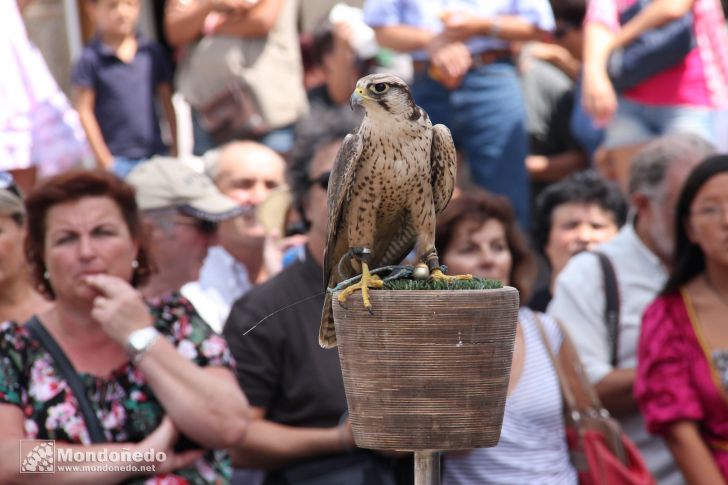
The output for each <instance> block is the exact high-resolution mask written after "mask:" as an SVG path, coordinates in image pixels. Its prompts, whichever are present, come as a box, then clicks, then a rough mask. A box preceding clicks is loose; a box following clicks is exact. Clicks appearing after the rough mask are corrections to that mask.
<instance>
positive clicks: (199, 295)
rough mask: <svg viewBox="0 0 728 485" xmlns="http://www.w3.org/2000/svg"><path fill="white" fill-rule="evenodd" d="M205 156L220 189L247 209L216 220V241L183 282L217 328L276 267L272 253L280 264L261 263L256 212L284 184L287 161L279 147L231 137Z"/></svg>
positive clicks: (262, 235) (262, 239)
mask: <svg viewBox="0 0 728 485" xmlns="http://www.w3.org/2000/svg"><path fill="white" fill-rule="evenodd" d="M205 159H206V160H205V173H206V174H207V176H208V177H209V178H211V179H212V180H213V182H214V183H215V185H216V186H217V188H218V189H219V190H220V192H222V193H223V194H225V195H227V196H228V197H230V198H232V199H234V200H235V201H236V202H237V203H238V204H240V205H241V206H243V207H245V208H246V209H247V210H246V212H245V213H244V214H243V215H242V216H241V217H236V218H233V219H228V220H226V221H224V222H222V223H221V224H219V226H218V230H217V236H218V237H217V244H218V245H216V246H213V247H211V248H210V250H209V251H208V253H207V258H206V259H205V262H204V264H203V266H202V269H201V270H200V278H199V280H198V281H193V282H191V283H188V284H186V285H185V286H184V287H183V288H182V294H183V295H184V296H185V297H186V298H187V299H189V300H190V301H191V302H192V303H193V304H194V305H195V308H197V311H198V312H200V314H201V315H202V317H203V318H205V320H207V323H209V324H210V326H211V327H212V328H213V329H214V330H215V331H217V332H221V331H222V327H223V324H224V323H225V320H226V319H227V317H228V314H229V313H230V307H232V305H233V303H234V302H235V300H237V299H238V298H240V297H241V296H243V295H244V294H245V293H246V292H247V291H248V290H249V289H250V288H251V287H252V286H253V285H254V284H257V283H261V282H263V281H265V280H266V279H268V277H269V276H271V275H272V274H273V273H275V272H277V271H278V270H279V269H280V259H281V257H280V255H274V256H273V258H275V259H277V260H278V261H277V263H278V266H279V267H277V268H273V267H268V266H266V264H265V261H264V258H263V253H264V251H263V249H264V245H265V242H266V232H265V228H264V227H263V225H262V224H261V223H260V222H258V220H257V219H256V217H255V215H254V212H255V208H256V207H257V206H258V205H259V204H260V203H261V202H263V200H265V199H266V198H267V197H268V195H269V194H270V193H271V191H272V190H274V189H276V188H277V187H279V186H281V185H283V181H284V180H283V179H284V172H285V168H286V164H285V161H284V160H283V158H282V157H281V156H280V155H279V154H278V153H276V152H275V151H273V150H271V149H270V148H268V147H267V146H265V145H262V144H260V143H256V142H253V141H234V142H230V143H228V144H227V145H224V146H223V147H222V148H220V150H216V151H214V152H210V153H208V154H207V155H205Z"/></svg>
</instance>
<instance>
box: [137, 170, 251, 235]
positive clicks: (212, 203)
mask: <svg viewBox="0 0 728 485" xmlns="http://www.w3.org/2000/svg"><path fill="white" fill-rule="evenodd" d="M126 182H128V183H129V184H131V185H132V186H134V188H135V189H136V200H137V205H138V206H139V209H141V210H151V209H163V208H167V207H178V208H180V209H181V210H183V211H184V212H185V213H187V214H188V215H190V216H192V217H195V218H197V219H202V220H205V221H210V222H219V221H223V220H225V219H229V218H231V217H235V216H237V215H239V214H241V213H242V212H244V211H245V208H244V207H242V206H240V204H238V203H237V202H236V201H235V200H233V199H231V198H230V197H227V196H225V195H223V194H222V193H220V191H219V190H218V189H217V187H215V184H214V183H213V182H212V180H210V178H209V177H207V176H206V175H204V174H201V173H198V172H195V171H194V170H193V169H192V168H191V167H189V166H188V165H187V164H186V163H184V162H183V161H180V160H179V159H176V158H171V157H153V158H151V159H150V160H149V161H147V162H144V163H140V164H139V165H137V166H136V167H135V168H134V170H132V171H131V173H130V174H129V175H128V176H127V178H126Z"/></svg>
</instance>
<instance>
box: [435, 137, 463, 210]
mask: <svg viewBox="0 0 728 485" xmlns="http://www.w3.org/2000/svg"><path fill="white" fill-rule="evenodd" d="M430 163H431V164H432V172H431V173H432V197H433V199H434V203H435V214H439V213H440V212H442V211H443V209H444V208H445V206H447V203H448V202H450V197H452V191H453V189H454V188H455V173H456V172H457V165H458V158H457V152H456V150H455V143H453V141H452V135H451V134H450V130H449V129H448V127H447V126H445V125H435V126H433V127H432V151H431V153H430Z"/></svg>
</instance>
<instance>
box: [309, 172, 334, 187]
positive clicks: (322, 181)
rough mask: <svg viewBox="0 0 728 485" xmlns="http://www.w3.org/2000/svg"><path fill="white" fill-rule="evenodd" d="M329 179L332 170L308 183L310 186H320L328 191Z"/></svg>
mask: <svg viewBox="0 0 728 485" xmlns="http://www.w3.org/2000/svg"><path fill="white" fill-rule="evenodd" d="M329 178H331V171H330V170H328V171H326V172H324V173H322V174H321V175H319V176H318V177H316V178H313V179H309V180H308V183H309V185H318V186H319V187H321V188H322V189H324V190H328V188H329Z"/></svg>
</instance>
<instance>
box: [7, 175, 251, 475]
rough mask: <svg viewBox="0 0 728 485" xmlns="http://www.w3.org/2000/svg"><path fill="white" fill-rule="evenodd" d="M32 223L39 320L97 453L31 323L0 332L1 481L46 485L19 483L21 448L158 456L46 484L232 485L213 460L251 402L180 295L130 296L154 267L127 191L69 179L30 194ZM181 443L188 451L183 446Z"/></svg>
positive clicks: (241, 429) (89, 179)
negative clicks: (99, 435) (98, 438)
mask: <svg viewBox="0 0 728 485" xmlns="http://www.w3.org/2000/svg"><path fill="white" fill-rule="evenodd" d="M27 214H28V240H27V243H26V250H27V256H28V259H29V261H30V262H31V264H32V268H33V272H34V275H35V277H36V280H37V283H38V284H39V286H40V288H41V289H42V290H43V291H44V292H45V293H46V294H47V296H48V297H49V298H51V299H52V304H51V306H50V307H49V308H48V309H46V310H43V311H39V312H38V313H37V314H36V317H35V318H36V320H37V321H38V322H40V324H41V325H42V327H43V328H45V330H46V331H47V332H48V333H49V334H50V335H51V337H52V338H53V339H54V340H55V341H56V343H57V344H58V346H59V347H60V348H61V349H62V351H63V353H65V354H66V356H67V358H68V360H69V361H70V363H71V365H72V366H73V368H74V369H75V371H76V372H77V373H78V376H79V378H80V381H81V383H82V386H83V389H84V391H85V394H86V396H87V400H88V401H89V402H90V403H91V406H92V407H93V411H94V412H95V414H96V416H97V417H98V420H99V421H100V423H101V428H102V431H103V434H104V435H105V438H106V440H105V441H106V442H104V443H98V444H97V443H93V444H92V441H91V438H90V433H89V424H88V423H87V422H86V420H85V417H84V414H83V413H82V411H81V410H80V405H79V401H78V396H76V395H75V394H74V391H72V390H71V387H70V384H69V382H67V381H66V380H64V378H63V377H62V375H63V374H62V373H61V371H60V366H59V363H58V362H56V361H55V360H54V359H53V357H51V355H50V354H49V353H48V352H47V351H46V350H45V347H44V346H43V345H42V344H40V342H39V341H38V340H37V339H36V338H35V337H34V334H33V333H31V332H30V331H29V328H28V325H27V324H24V323H23V322H12V321H7V322H4V323H1V324H0V483H3V484H5V483H18V482H22V483H28V482H29V481H31V479H41V478H42V475H34V474H23V475H20V473H19V472H20V470H19V468H20V467H19V465H18V464H19V463H20V462H21V461H20V459H21V457H20V456H19V448H20V447H19V445H18V441H19V440H23V439H44V440H56V441H55V446H56V449H59V448H64V449H67V450H70V451H71V453H75V452H78V451H84V452H88V451H96V452H99V451H101V450H106V453H108V455H109V456H112V453H114V452H116V456H119V455H118V454H121V455H120V456H126V457H128V456H130V455H129V453H131V454H132V456H140V455H134V453H137V452H138V453H141V456H147V457H148V456H149V451H150V450H153V454H154V460H153V462H152V463H149V462H148V460H147V459H145V460H144V461H143V462H141V463H140V462H138V461H137V460H135V461H134V462H133V463H128V461H127V462H126V463H121V465H125V464H126V465H134V466H132V467H127V468H125V469H123V470H121V471H120V470H114V471H95V472H76V473H72V472H64V473H55V474H54V475H53V481H54V483H73V484H80V483H93V484H100V483H118V482H125V483H129V482H139V483H149V484H153V483H190V484H212V483H226V482H228V481H229V478H230V475H231V467H230V460H229V458H228V457H227V454H226V453H225V452H223V451H218V450H220V449H225V448H227V447H229V446H231V445H233V444H234V443H237V442H238V441H240V440H241V439H242V437H243V435H244V433H245V431H246V429H247V422H248V421H247V415H248V404H247V401H246V399H245V397H244V395H243V394H242V392H241V391H240V389H239V387H238V385H237V382H236V381H235V378H234V376H233V373H232V371H231V368H232V366H233V362H232V359H231V357H230V354H229V351H228V349H227V346H226V344H225V342H224V340H223V339H222V338H221V337H219V336H217V335H216V334H215V333H214V332H213V331H212V330H211V329H210V328H209V327H208V326H207V325H206V324H205V323H204V322H203V321H202V320H201V319H200V317H199V316H198V315H197V313H196V312H195V311H194V309H193V308H192V306H191V305H190V304H189V303H188V302H186V301H185V300H184V299H182V298H181V297H179V296H172V297H169V298H166V299H160V300H158V301H155V302H151V303H150V304H145V302H144V301H143V300H142V298H141V296H140V294H139V292H137V291H136V289H135V287H136V286H137V285H139V284H141V283H143V282H144V281H145V279H146V278H147V277H148V276H149V274H150V271H151V263H150V261H149V260H148V257H147V254H148V252H147V250H146V248H145V243H144V240H143V237H142V224H141V220H140V216H139V214H138V211H137V207H136V203H135V200H134V191H133V189H132V188H131V187H130V186H128V185H127V184H125V183H124V182H122V181H121V180H119V179H117V178H116V177H115V176H114V175H112V174H107V173H105V172H102V171H71V172H67V173H65V174H61V175H58V176H56V177H53V178H51V179H48V180H47V181H46V182H44V183H43V184H42V185H41V186H40V187H38V188H37V189H36V190H35V191H34V192H33V193H31V194H30V196H29V197H28V199H27ZM181 436H184V437H185V438H187V439H186V440H185V442H186V443H191V444H192V446H187V447H185V448H181V447H179V445H180V437H181ZM122 452H125V453H122ZM145 452H147V453H146V454H145ZM58 456H59V455H57V456H56V457H57V458H58ZM162 458H164V459H162ZM56 462H57V463H56V466H60V465H61V463H59V462H58V459H57V460H56ZM73 465H90V466H93V465H96V466H97V467H98V465H103V463H97V462H93V461H91V462H85V463H79V462H74V463H73ZM113 465H119V463H113ZM136 465H144V468H141V467H135V466H136ZM147 467H154V471H153V473H151V474H150V472H149V468H147Z"/></svg>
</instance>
